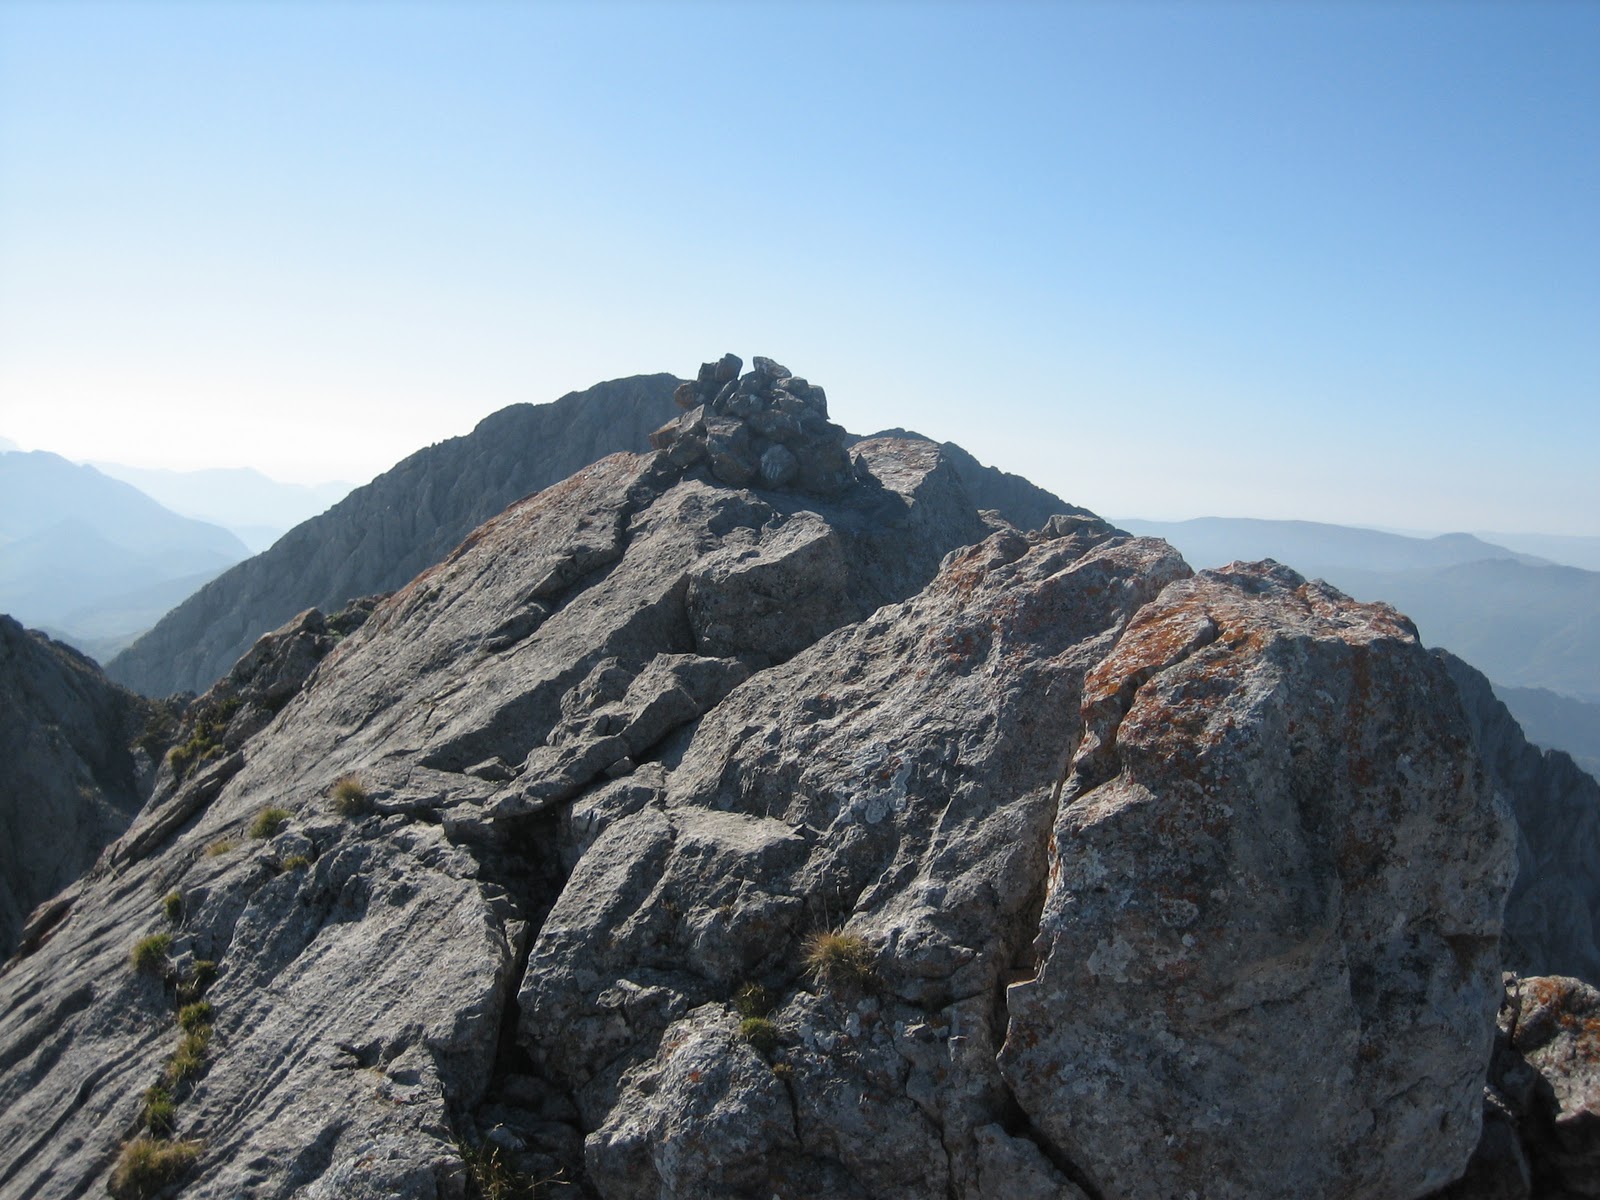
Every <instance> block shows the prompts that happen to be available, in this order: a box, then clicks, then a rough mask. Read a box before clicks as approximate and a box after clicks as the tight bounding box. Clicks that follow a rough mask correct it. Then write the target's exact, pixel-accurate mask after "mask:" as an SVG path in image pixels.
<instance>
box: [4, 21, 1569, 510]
mask: <svg viewBox="0 0 1600 1200" xmlns="http://www.w3.org/2000/svg"><path fill="white" fill-rule="evenodd" d="M730 350H731V351H733V352H734V353H737V354H740V355H742V356H743V357H744V358H745V360H746V362H747V363H748V361H749V359H750V358H751V356H753V355H756V354H765V355H769V356H771V357H773V358H776V359H777V360H779V361H780V362H782V363H784V364H786V365H788V366H789V367H790V368H792V369H793V370H794V371H795V372H796V373H797V374H801V375H804V376H806V377H807V378H808V379H810V380H812V381H813V382H817V383H821V384H822V385H824V386H825V387H826V388H827V390H828V395H829V401H830V407H831V409H832V412H833V416H834V419H835V420H837V421H839V422H840V423H841V424H843V425H845V426H846V427H848V428H849V429H851V430H853V431H856V432H861V433H866V432H871V431H873V430H876V429H880V428H885V427H892V426H902V427H906V428H911V429H915V430H918V431H920V432H922V433H925V434H928V435H930V436H934V437H937V438H940V439H948V440H952V441H956V442H959V443H960V444H962V445H963V446H965V447H966V448H967V449H968V450H970V451H971V452H972V453H974V454H976V455H977V456H978V457H979V458H980V459H981V460H983V461H984V462H987V463H991V464H994V465H997V466H1000V467H1002V468H1004V469H1006V470H1010V471H1015V472H1018V473H1020V474H1024V475H1026V476H1028V477H1029V478H1030V479H1032V480H1033V481H1034V482H1036V483H1038V484H1040V485H1042V486H1045V487H1048V488H1050V489H1051V490H1052V491H1055V492H1056V493H1057V494H1059V495H1060V496H1062V497H1063V498H1065V499H1067V500H1069V501H1071V502H1073V503H1077V504H1082V505H1085V506H1087V507H1089V508H1092V509H1094V510H1096V511H1098V512H1101V513H1104V514H1106V515H1109V516H1122V517H1135V516H1138V517H1145V518H1151V519H1181V518H1187V517H1194V516H1200V515H1208V514H1210V515H1228V516H1255V517H1270V518H1300V519H1309V520H1323V521H1333V522H1339V523H1346V524H1370V525H1378V526H1384V527H1398V528H1409V529H1417V530H1436V531H1443V530H1453V529H1499V530H1530V531H1533V530H1537V531H1542V532H1548V533H1564V534H1580V535H1595V534H1600V470H1596V466H1597V463H1596V458H1597V451H1600V4H1596V3H1577V2H1573V3H1529V2H1519V3H1506V4H1486V3H1471V2H1462V3H1452V4H1420V3H1418V4H1408V3H1402V2H1398V0H1396V2H1392V3H1379V2H1377V0H1372V2H1362V0H1342V2H1340V3H1329V4H1319V3H1314V2H1310V0H1306V2H1302V3H1294V4H1275V3H1265V2H1261V3H1221V2H1217V3H1188V4H1176V3H1165V4H1164V3H1153V2H1149V3H1138V2H1134V3H1117V4H1112V3H1099V4H1090V3H1076V4H1075V3H1043V2H1034V3H1010V4H1008V3H983V4H978V3H971V4H963V3H933V2H929V3H911V2H898V3H888V2H884V3H844V2H834V3H828V2H818V0H811V2H809V3H805V4H789V3H781V2H778V0H766V2H759V0H757V2H751V3H728V2H724V3H695V4H691V3H677V2H673V0H652V2H651V3H646V4H625V3H620V2H607V0H598V2H594V3H584V4H578V3H510V2H500V3H471V2H465V3H463V2H453V3H449V4H444V3H385V2H382V0H365V2H362V3H343V4H341V3H311V2H309V0H306V2H293V0H278V2H274V3H246V2H243V0H238V2H232V3H229V2H227V0H211V2H201V0H190V2H186V3H166V4H152V3H139V2H137V0H123V2H119V3H114V4H96V3H86V2H80V0H52V2H50V3H39V4H35V3H27V2H24V0H0V436H3V437H6V438H9V439H12V440H14V441H15V442H17V443H19V444H20V445H22V446H24V447H26V448H29V449H47V450H53V451H55V452H57V453H60V454H63V455H66V456H68V457H71V458H76V459H83V460H93V459H100V460H110V461H116V462H123V463H128V464H131V465H135V466H143V467H169V468H180V469H187V468H199V467H216V466H253V467H255V468H257V469H259V470H261V471H264V472H265V473H267V474H268V475H271V476H273V477H275V478H278V479H282V480H286V481H294V482H315V481H321V480H329V479H345V480H352V481H357V482H359V481H362V480H365V479H367V478H370V477H371V476H372V475H374V474H376V473H378V472H380V471H382V470H384V469H386V468H387V467H389V466H390V465H392V464H393V463H394V462H396V461H398V460H399V459H400V458H402V457H404V456H405V455H406V454H409V453H411V452H412V451H414V450H417V449H419V448H421V447H422V446H425V445H427V444H429V443H432V442H435V441H438V440H441V439H443V438H447V437H452V436H456V435H459V434H463V433H466V432H468V431H469V430H470V429H471V428H472V427H473V426H474V425H475V424H476V422H477V421H479V420H480V419H481V418H483V417H484V416H486V415H487V414H489V413H491V412H493V411H495V410H497V409H499V408H502V407H504V406H505V405H508V404H513V403H521V402H535V403H540V402H545V401H549V400H554V399H556V398H557V397H558V396H560V395H562V394H564V393H566V392H568V391H571V390H574V389H579V388H584V387H587V386H589V385H591V384H593V383H596V382H598V381H600V380H603V379H610V378H616V377H619V376H624V375H631V374H637V373H643V372H653V371H671V372H674V373H676V374H678V375H691V374H692V373H693V372H694V370H695V368H696V367H697V365H698V364H699V363H700V362H701V361H702V360H703V359H707V358H715V357H717V356H719V355H720V354H722V353H723V352H724V351H730Z"/></svg>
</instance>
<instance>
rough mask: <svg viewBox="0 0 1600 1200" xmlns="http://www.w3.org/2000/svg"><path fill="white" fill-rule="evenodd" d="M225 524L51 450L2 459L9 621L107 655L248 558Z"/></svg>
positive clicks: (2, 552)
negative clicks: (183, 511)
mask: <svg viewBox="0 0 1600 1200" xmlns="http://www.w3.org/2000/svg"><path fill="white" fill-rule="evenodd" d="M248 555H249V548H248V547H247V546H246V545H245V544H244V543H243V542H242V541H240V540H239V538H237V537H236V536H234V535H233V534H232V533H230V532H228V531H227V530H226V529H223V528H221V527H219V526H216V525H211V524H207V523H206V522H203V521H196V520H194V519H192V518H189V517H183V516H179V515H178V514H177V513H174V512H171V511H169V510H167V509H166V508H163V507H162V506H161V505H160V504H158V503H156V502H155V501H154V500H152V499H151V498H150V497H149V496H147V495H145V494H144V493H143V492H141V491H140V490H138V489H137V488H135V487H133V486H132V485H131V484H127V483H123V482H122V481H120V480H116V479H112V478H110V477H108V476H106V475H104V474H102V473H101V472H99V471H97V470H95V469H94V468H93V467H86V466H78V465H75V464H73V463H70V462H68V461H67V460H66V459H64V458H62V457H60V456H59V455H55V454H49V453H46V452H45V451H40V450H35V451H31V452H22V451H7V452H4V453H0V612H5V613H9V614H10V615H11V616H13V617H15V618H16V619H17V620H18V621H21V622H22V623H23V624H25V625H31V626H35V627H40V628H44V629H47V630H48V631H50V632H51V633H52V634H53V635H54V636H57V637H60V638H62V639H63V640H66V641H69V642H71V643H72V644H74V645H76V646H78V647H80V648H81V649H83V650H85V651H86V652H88V653H94V654H106V653H107V652H108V651H110V650H114V649H115V648H116V647H117V646H119V645H121V644H124V643H126V642H127V641H128V640H130V639H131V638H132V637H133V636H134V635H135V634H138V633H139V632H141V631H142V630H144V629H147V628H149V626H150V625H151V624H152V623H154V622H155V621H156V620H158V619H159V618H160V616H161V614H162V613H163V612H165V611H166V610H167V608H169V607H171V605H172V604H174V603H176V602H177V600H179V599H181V598H182V597H183V596H185V595H187V594H188V593H189V592H191V591H193V590H194V589H195V588H196V587H199V586H200V585H201V584H202V583H204V582H205V581H206V580H207V579H210V578H211V577H213V576H214V575H216V574H218V573H219V572H221V571H223V570H225V569H226V568H227V567H229V566H232V565H233V564H234V563H236V562H238V561H240V560H241V559H243V558H246V557H248Z"/></svg>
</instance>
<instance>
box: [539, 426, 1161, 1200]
mask: <svg viewBox="0 0 1600 1200" xmlns="http://www.w3.org/2000/svg"><path fill="white" fill-rule="evenodd" d="M929 449H930V450H931V447H930V448H929ZM1185 574H1187V568H1186V567H1185V566H1184V565H1183V563H1182V561H1181V560H1180V559H1178V558H1177V556H1176V555H1174V554H1173V553H1172V552H1171V551H1170V550H1169V549H1168V548H1167V547H1165V546H1164V545H1163V544H1161V543H1158V542H1134V541H1130V540H1129V539H1127V538H1124V537H1118V536H1116V535H1115V534H1114V531H1112V530H1111V529H1110V528H1109V527H1108V526H1105V525H1103V524H1100V523H1096V524H1092V525H1090V524H1085V525H1083V526H1080V527H1078V528H1076V529H1075V530H1074V532H1073V534H1072V536H1068V537H1062V538H1057V539H1035V540H1032V541H1030V540H1029V539H1028V538H1024V537H1022V536H1021V535H1019V534H1017V533H1015V532H1012V533H1009V534H999V535H995V536H993V537H991V538H989V539H987V540H985V541H984V542H982V543H981V544H979V545H976V546H973V547H971V548H968V549H966V550H963V551H959V552H957V553H956V554H954V555H952V556H951V557H950V558H949V559H947V560H946V563H945V565H944V567H943V568H942V570H941V571H940V573H939V575H938V576H937V577H936V578H935V580H934V581H933V582H932V583H931V584H930V585H929V586H928V588H926V589H925V590H924V591H923V592H922V593H921V594H920V595H919V596H917V597H916V598H915V599H913V600H910V601H907V602H905V603H904V604H901V605H898V606H894V607H891V608H886V609H883V610H880V611H879V612H878V613H876V614H874V615H873V616H872V617H870V618H869V619H867V620H865V621H862V622H859V623H857V624H855V625H851V626H849V627H846V628H844V629H841V630H839V631H837V632H835V633H833V634H831V635H830V636H828V637H826V638H824V639H823V640H821V641H820V642H818V643H817V644H816V645H814V646H813V647H811V648H810V649H808V650H805V651H803V652H802V653H800V654H799V655H797V656H796V657H794V658H793V659H791V660H790V661H789V662H787V663H785V664H783V665H782V666H780V667H774V668H772V669H770V670H767V671H764V672H762V673H760V674H758V675H756V676H754V677H753V678H752V679H750V680H749V681H748V682H746V683H745V684H743V685H742V686H741V687H739V688H738V689H736V690H735V691H734V692H733V693H731V694H730V695H729V696H728V697H727V699H725V700H724V701H723V702H722V703H721V704H720V705H718V706H717V707H716V708H715V709H713V710H712V711H711V712H710V713H709V714H708V715H707V716H706V717H705V718H704V719H703V720H702V721H701V724H700V726H699V728H698V730H697V732H696V733H695V736H694V738H693V740H692V741H691V742H690V743H689V744H688V745H687V747H686V748H685V749H684V751H683V753H682V757H681V758H680V759H677V760H676V765H675V766H673V767H672V769H671V771H670V773H669V774H668V775H667V776H666V777H665V779H663V780H661V781H660V782H659V783H658V785H657V790H653V791H651V792H650V793H648V794H646V795H645V796H642V797H636V798H635V802H634V806H633V811H628V810H627V809H623V808H621V807H620V806H614V807H613V808H612V812H613V813H614V815H613V816H612V817H611V819H610V821H609V823H608V824H607V825H606V827H605V828H604V829H603V831H602V832H600V833H599V835H598V836H597V837H595V838H594V840H593V841H592V843H591V844H590V845H589V846H588V848H587V849H586V851H585V852H584V854H583V856H582V858H580V859H579V861H578V864H577V867H576V869H575V871H574V873H573V876H572V879H571V881H570V882H569V884H568V886H567V888H566V890H565V891H564V892H563V894H562V896H561V898H560V899H559V900H558V901H557V902H556V906H555V908H554V910H553V911H552V912H551V914H550V917H549V919H548V920H547V921H546V923H545V926H544V929H543V930H542V932H541V933H540V936H539V938H538V941H537V943H536V944H535V947H534V950H533V954H532V957H531V959H530V967H529V971H528V973H527V976H526V977H525V981H524V984H523V989H522V993H521V996H520V1008H521V1013H522V1016H521V1025H520V1031H521V1037H522V1039H523V1041H524V1044H525V1045H527V1046H528V1048H529V1049H530V1051H531V1052H532V1053H533V1056H534V1058H535V1061H537V1062H539V1063H540V1064H541V1066H542V1067H543V1069H544V1070H545V1071H547V1072H548V1073H549V1075H550V1076H551V1077H552V1078H554V1079H556V1080H559V1081H561V1082H562V1083H563V1085H565V1086H566V1087H568V1088H570V1089H571V1090H572V1091H573V1093H574V1095H575V1096H576V1097H577V1099H578V1102H579V1106H580V1109H582V1111H583V1112H584V1113H585V1116H586V1119H587V1120H590V1121H593V1122H594V1123H595V1124H596V1125H598V1129H597V1131H596V1132H595V1133H594V1134H593V1135H591V1137H590V1138H589V1141H588V1161H589V1164H590V1170H591V1172H592V1174H593V1175H594V1176H595V1177H597V1178H602V1177H603V1178H608V1179H610V1178H622V1177H628V1178H631V1179H633V1180H635V1183H634V1184H633V1186H634V1188H636V1189H637V1192H629V1193H625V1194H646V1193H648V1194H650V1195H662V1196H684V1197H688V1196H695V1195H706V1194H715V1193H716V1191H717V1189H718V1188H720V1187H722V1186H724V1185H725V1181H724V1180H723V1178H722V1176H720V1175H718V1174H717V1173H716V1172H717V1171H719V1170H722V1169H724V1168H726V1167H727V1166H728V1165H729V1164H734V1163H737V1164H743V1165H742V1166H741V1167H740V1170H741V1171H743V1170H755V1169H757V1168H756V1164H763V1165H761V1166H760V1171H761V1174H760V1175H759V1176H758V1177H757V1178H758V1180H759V1185H760V1187H761V1188H762V1189H765V1191H766V1192H767V1193H776V1194H779V1195H785V1196H788V1195H794V1196H800V1195H844V1196H863V1197H866V1196H872V1197H890V1196H904V1197H913V1196H916V1197H922V1196H928V1195H943V1194H956V1195H964V1196H979V1195H992V1196H996V1197H998V1196H1035V1195H1037V1196H1056V1195H1062V1196H1066V1195H1073V1194H1075V1193H1073V1191H1072V1185H1071V1184H1070V1183H1069V1182H1068V1181H1067V1180H1066V1179H1065V1178H1064V1177H1062V1176H1061V1175H1060V1173H1059V1172H1058V1171H1057V1170H1056V1169H1055V1167H1054V1166H1053V1165H1052V1164H1051V1163H1050V1161H1049V1160H1048V1158H1047V1157H1046V1156H1045V1155H1043V1154H1042V1153H1041V1152H1040V1151H1039V1150H1038V1149H1037V1148H1036V1147H1034V1146H1033V1144H1032V1143H1030V1142H1028V1141H1027V1139H1026V1138H1021V1139H1018V1138H1017V1137H1016V1136H1014V1135H1012V1134H1007V1133H1005V1132H1004V1131H1003V1130H1002V1129H1001V1127H1000V1123H1001V1121H1002V1120H1003V1119H1004V1118H1005V1117H1006V1114H1007V1094H1006V1088H1005V1085H1004V1082H1003V1081H1002V1080H1001V1078H1000V1076H999V1072H998V1070H997V1069H996V1066H995V1061H994V1053H995V1050H996V1048H997V1047H998V1043H999V1039H1000V1036H1001V1033H1002V1030H1003V1018H1000V1017H999V1016H998V1014H997V1012H996V1009H995V1004H994V998H995V996H996V994H997V991H996V989H997V987H998V985H999V982H1000V980H1001V979H1003V978H1005V977H1006V976H1007V974H1008V973H1009V972H1010V971H1011V970H1012V969H1013V967H1014V965H1015V964H1016V963H1017V962H1018V961H1025V960H1026V957H1027V952H1028V951H1027V947H1028V943H1029V941H1030V939H1031V937H1032V934H1033V930H1034V918H1035V915H1036V913H1037V910H1038V905H1039V903H1040V902H1041V898H1042V891H1043V888H1044V883H1045V877H1046V852H1045V847H1046V843H1047V841H1048V836H1049V834H1048V830H1049V825H1050V821H1051V818H1052V815H1053V807H1052V803H1051V798H1052V784H1053V781H1054V779H1055V778H1056V777H1057V775H1058V774H1059V772H1060V770H1061V767H1062V765H1063V763H1064V762H1065V760H1066V758H1067V757H1068V756H1069V755H1070V754H1071V752H1072V749H1073V747H1074V745H1075V744H1076V739H1077V736H1078V730H1079V728H1080V721H1079V718H1078V704H1077V692H1078V688H1079V685H1080V681H1081V679H1082V677H1083V674H1084V673H1085V672H1086V671H1087V670H1088V669H1089V668H1090V666H1092V665H1093V663H1094V662H1095V661H1096V659H1097V658H1098V657H1099V656H1100V655H1101V654H1103V653H1104V652H1105V651H1106V650H1107V649H1108V648H1109V646H1110V645H1111V643H1112V641H1113V640H1114V638H1115V634H1116V631H1117V630H1118V629H1119V628H1120V626H1121V625H1122V624H1123V623H1124V622H1125V621H1126V620H1127V619H1128V618H1129V617H1130V616H1131V615H1132V613H1133V612H1134V611H1135V610H1136V609H1137V608H1138V607H1139V605H1140V604H1142V603H1144V602H1145V601H1147V600H1150V599H1152V598H1153V597H1154V596H1155V595H1156V594H1157V593H1158V592H1159V590H1160V589H1161V587H1162V586H1164V585H1165V584H1167V583H1169V582H1171V581H1172V580H1174V579H1177V578H1180V577H1181V576H1183V575H1185ZM674 757H675V756H670V757H669V759H668V760H667V761H668V762H672V761H673V758H674ZM597 807H598V802H597ZM575 815H576V813H575ZM591 830H592V825H589V824H586V825H585V834H586V835H590V836H592V835H591V834H590V831H591ZM838 926H843V927H844V928H845V930H846V931H847V932H848V933H849V934H850V935H853V936H857V937H860V938H862V939H863V940H864V942H865V943H866V944H867V945H868V946H870V947H871V948H872V952H873V954H874V956H875V958H876V967H875V970H874V978H873V979H872V980H870V981H868V982H866V983H865V984H863V986H861V987H859V988H856V989H853V990H852V989H851V988H849V987H847V986H839V987H833V986H819V985H818V984H816V983H815V982H814V981H813V980H812V979H811V978H810V977H809V976H808V975H807V974H806V971H805V969H804V962H803V959H804V950H803V945H804V942H805V939H806V936H807V934H808V933H809V932H813V931H819V930H828V929H831V928H835V927H838ZM749 983H756V984H760V985H761V986H763V987H764V988H765V989H767V990H768V991H769V992H770V994H771V1005H772V1007H771V1011H770V1015H769V1018H768V1019H770V1020H772V1021H773V1022H774V1024H775V1025H776V1026H777V1029H778V1031H779V1033H778V1041H779V1046H780V1047H781V1048H780V1049H779V1050H777V1051H776V1053H775V1054H773V1055H772V1058H773V1060H774V1062H775V1064H776V1065H777V1066H778V1067H780V1068H782V1070H781V1071H779V1072H776V1073H777V1074H778V1076H779V1078H780V1079H781V1081H782V1083H783V1089H782V1091H781V1092H774V1091H772V1090H771V1086H770V1083H762V1084H761V1087H760V1089H759V1093H758V1094H757V1093H752V1094H751V1095H750V1096H749V1097H747V1099H744V1100H736V1099H734V1098H730V1097H729V1095H728V1094H727V1093H728V1090H729V1088H730V1087H731V1086H732V1085H731V1084H730V1083H729V1081H728V1078H727V1076H726V1075H725V1074H719V1075H716V1076H712V1075H709V1074H707V1073H706V1072H705V1071H704V1070H703V1069H701V1068H699V1067H696V1066H694V1060H693V1057H692V1055H693V1053H694V1052H693V1051H690V1050H688V1049H687V1048H688V1047H693V1046H698V1045H703V1044H704V1043H703V1040H702V1039H703V1038H704V1037H706V1036H710V1034H709V1033H708V1032H707V1031H708V1030H710V1029H715V1030H726V1029H730V1028H732V1026H733V1024H734V1023H735V1016H734V1012H735V1006H734V998H735V997H736V994H737V993H738V991H739V989H740V987H741V985H744V984H749ZM997 1020H998V1021H999V1022H1000V1023H999V1024H997ZM717 1036H726V1034H725V1033H724V1034H719V1035H717ZM749 1053H750V1051H749V1050H747V1049H744V1048H741V1054H743V1055H748V1054H749ZM685 1054H690V1055H691V1057H687V1058H686V1057H683V1056H684V1055H685ZM744 1086H745V1087H746V1088H747V1089H748V1088H753V1087H754V1085H753V1084H752V1085H744ZM745 1103H749V1104H751V1105H753V1106H757V1107H758V1108H760V1110H761V1111H766V1108H762V1107H761V1106H767V1108H770V1106H771V1105H774V1104H776V1105H778V1106H779V1108H780V1109H781V1111H782V1112H783V1113H784V1114H785V1117H784V1119H782V1120H765V1119H763V1121H762V1122H760V1123H759V1124H755V1125H745V1124H740V1123H737V1122H733V1123H732V1124H733V1125H734V1127H735V1128H736V1129H738V1130H739V1131H741V1133H752V1136H753V1131H756V1130H759V1129H766V1130H769V1131H771V1132H770V1133H769V1134H767V1135H763V1136H762V1137H759V1138H755V1140H751V1141H730V1140H729V1135H728V1134H727V1133H725V1132H723V1131H722V1129H721V1127H720V1126H718V1125H717V1124H716V1123H714V1122H713V1123H706V1122H702V1121H698V1120H694V1119H692V1114H697V1113H702V1112H707V1111H715V1110H716V1109H717V1108H718V1107H719V1106H721V1107H724V1108H727V1107H733V1108H737V1107H738V1106H739V1105H742V1104H745ZM640 1114H644V1115H643V1116H641V1115H640ZM663 1146H667V1147H681V1148H682V1149H681V1151H679V1150H674V1151H673V1152H672V1153H671V1157H670V1159H668V1158H664V1157H663V1155H664V1154H666V1152H665V1151H662V1150H661V1149H660V1147H663ZM701 1164H712V1165H709V1166H702V1165H701ZM985 1178H987V1179H988V1180H989V1182H988V1184H987V1185H986V1184H985V1183H984V1182H983V1180H984V1179H985ZM746 1184H747V1185H749V1186H755V1185H754V1184H753V1183H751V1182H750V1180H749V1179H746Z"/></svg>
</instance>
